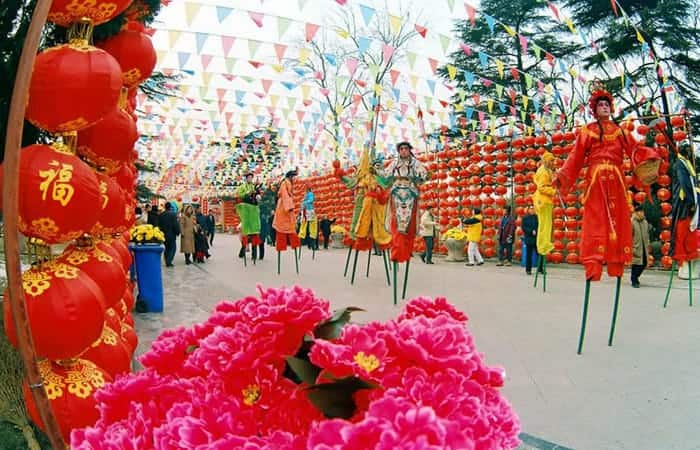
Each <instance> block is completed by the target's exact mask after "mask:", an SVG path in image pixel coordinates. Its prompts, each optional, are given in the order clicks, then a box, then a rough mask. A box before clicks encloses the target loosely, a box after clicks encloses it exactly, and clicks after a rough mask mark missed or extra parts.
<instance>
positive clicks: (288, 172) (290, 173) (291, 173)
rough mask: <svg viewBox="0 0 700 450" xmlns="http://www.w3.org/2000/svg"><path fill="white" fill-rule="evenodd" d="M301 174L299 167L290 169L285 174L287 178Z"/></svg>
mask: <svg viewBox="0 0 700 450" xmlns="http://www.w3.org/2000/svg"><path fill="white" fill-rule="evenodd" d="M297 175H299V172H297V169H294V170H288V171H287V173H285V174H284V176H285V178H292V177H295V176H297Z"/></svg>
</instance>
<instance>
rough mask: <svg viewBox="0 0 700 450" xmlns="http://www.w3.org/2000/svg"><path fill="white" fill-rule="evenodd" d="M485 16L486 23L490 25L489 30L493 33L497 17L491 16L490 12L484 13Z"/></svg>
mask: <svg viewBox="0 0 700 450" xmlns="http://www.w3.org/2000/svg"><path fill="white" fill-rule="evenodd" d="M484 18H486V23H487V24H488V25H489V30H491V34H493V31H494V26H495V25H496V19H494V18H493V17H491V16H489V15H488V14H484Z"/></svg>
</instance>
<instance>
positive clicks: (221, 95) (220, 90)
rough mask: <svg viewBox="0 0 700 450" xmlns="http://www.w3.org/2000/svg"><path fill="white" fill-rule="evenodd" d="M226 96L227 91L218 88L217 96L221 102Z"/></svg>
mask: <svg viewBox="0 0 700 450" xmlns="http://www.w3.org/2000/svg"><path fill="white" fill-rule="evenodd" d="M225 95H226V89H224V88H216V96H217V97H218V98H219V100H221V99H223V98H224V96H225Z"/></svg>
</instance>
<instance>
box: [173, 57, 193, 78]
mask: <svg viewBox="0 0 700 450" xmlns="http://www.w3.org/2000/svg"><path fill="white" fill-rule="evenodd" d="M189 59H190V54H189V53H187V52H177V62H178V64H179V65H180V68H183V67H185V65H186V64H187V61H188V60H189ZM193 74H194V73H193Z"/></svg>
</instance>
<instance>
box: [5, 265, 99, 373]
mask: <svg viewBox="0 0 700 450" xmlns="http://www.w3.org/2000/svg"><path fill="white" fill-rule="evenodd" d="M22 288H23V290H24V295H25V303H26V308H27V316H28V318H29V325H30V330H31V334H32V338H33V340H34V346H35V348H36V352H37V354H38V355H39V356H42V357H44V358H48V359H51V360H61V359H69V358H75V357H77V356H78V355H79V354H80V353H82V352H83V351H84V350H85V349H87V348H88V347H89V346H90V344H92V343H93V342H95V341H96V340H97V338H99V336H100V333H101V332H102V325H103V323H104V314H105V299H104V294H103V293H102V289H100V287H99V286H98V285H97V284H96V283H95V282H94V281H93V280H92V279H91V278H90V277H88V276H87V275H86V274H85V273H84V272H82V271H81V270H80V269H78V268H77V267H74V266H71V265H69V264H65V263H62V262H58V261H50V262H47V263H43V264H41V265H40V266H37V267H33V268H31V269H29V270H27V271H25V272H24V273H23V274H22ZM6 296H7V294H6ZM3 314H4V316H3V317H4V320H5V333H6V334H7V337H8V339H9V340H10V342H11V343H12V344H13V345H15V346H16V345H17V343H16V336H15V326H14V321H13V320H12V317H11V312H10V304H9V302H3Z"/></svg>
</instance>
